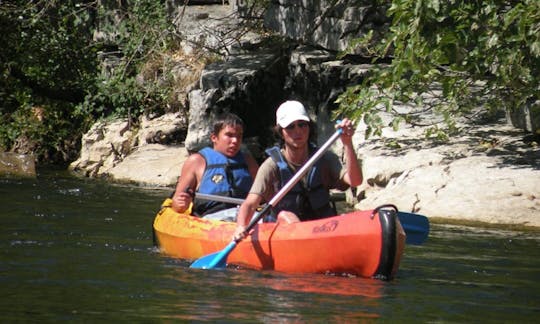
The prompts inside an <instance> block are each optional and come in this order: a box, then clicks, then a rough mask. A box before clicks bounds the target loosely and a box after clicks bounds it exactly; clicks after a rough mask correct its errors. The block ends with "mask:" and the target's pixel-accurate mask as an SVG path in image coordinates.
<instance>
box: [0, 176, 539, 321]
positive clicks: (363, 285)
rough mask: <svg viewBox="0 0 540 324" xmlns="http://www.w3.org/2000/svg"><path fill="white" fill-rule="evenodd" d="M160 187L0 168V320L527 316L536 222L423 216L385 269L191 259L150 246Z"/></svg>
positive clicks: (535, 291)
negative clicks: (337, 270)
mask: <svg viewBox="0 0 540 324" xmlns="http://www.w3.org/2000/svg"><path fill="white" fill-rule="evenodd" d="M169 193H170V190H169V189H166V190H150V189H143V188H136V187H133V186H118V185H111V184H109V183H107V182H105V181H96V180H89V179H77V178H74V177H71V176H69V175H67V174H66V173H63V172H55V171H49V172H46V173H41V174H40V175H39V177H38V179H36V180H34V179H24V180H14V179H0V216H1V217H0V235H1V237H0V283H1V285H2V303H1V304H0V319H2V321H3V322H14V321H35V322H43V321H44V322H59V321H82V322H98V321H99V322H101V321H103V322H105V321H107V322H116V321H123V322H125V321H135V322H147V321H150V322H155V321H158V322H161V321H174V320H178V321H205V320H206V321H220V322H223V321H225V322H239V321H246V322H365V321H367V322H370V321H382V322H535V321H536V316H537V315H538V314H539V313H540V307H539V305H540V293H539V292H540V283H539V281H538V278H540V271H539V270H538V269H540V252H539V251H540V239H539V238H538V235H537V233H521V232H515V231H504V230H499V231H498V230H486V229H481V228H471V227H465V226H441V225H436V224H434V225H433V226H432V227H431V233H430V237H429V239H428V241H427V242H426V243H425V244H424V245H421V246H407V247H406V249H405V254H404V257H403V260H402V264H401V267H400V270H399V271H398V274H397V277H396V279H395V280H393V281H390V282H384V281H379V280H371V279H364V278H357V277H339V276H329V275H322V274H306V275H299V274H294V275H293V274H282V273H276V272H258V271H251V270H241V269H236V268H229V269H226V270H224V271H209V270H199V269H190V268H189V265H190V264H191V260H175V259H171V258H168V257H165V256H163V255H161V254H159V252H158V251H156V249H155V248H153V247H152V233H151V223H152V220H153V217H154V215H155V213H156V211H157V210H158V208H159V206H160V204H161V202H162V200H163V198H164V197H165V196H167V195H169Z"/></svg>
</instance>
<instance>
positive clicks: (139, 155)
mask: <svg viewBox="0 0 540 324" xmlns="http://www.w3.org/2000/svg"><path fill="white" fill-rule="evenodd" d="M187 156H188V152H187V150H186V149H185V148H184V147H181V146H167V145H161V144H148V145H144V146H142V147H138V148H137V149H136V150H135V151H134V152H133V153H131V154H130V155H129V156H128V157H126V158H125V159H124V160H123V161H122V162H120V163H118V164H117V165H116V166H114V167H113V168H112V169H110V170H109V171H108V172H107V174H108V175H109V176H111V177H112V178H113V179H115V180H117V181H121V182H132V183H137V184H141V185H145V186H158V187H172V186H174V185H175V184H176V181H177V179H178V176H179V175H180V171H181V169H182V165H183V163H184V161H185V159H186V158H187Z"/></svg>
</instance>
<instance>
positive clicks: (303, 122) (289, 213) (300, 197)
mask: <svg viewBox="0 0 540 324" xmlns="http://www.w3.org/2000/svg"><path fill="white" fill-rule="evenodd" d="M337 127H338V128H341V129H343V132H342V134H341V136H340V138H341V142H342V144H343V153H344V159H345V166H343V165H342V164H341V162H340V161H339V158H338V157H337V156H336V155H335V154H334V153H332V152H326V153H325V154H324V155H323V156H322V157H321V158H320V159H319V161H317V162H316V163H315V165H314V166H313V167H312V168H311V169H310V170H309V171H308V172H307V174H306V175H305V176H304V177H303V179H301V180H300V181H299V182H298V183H297V184H296V185H295V186H294V187H293V188H292V189H291V190H290V191H289V192H288V193H287V194H286V195H285V196H284V197H283V198H282V199H281V201H280V202H279V203H277V205H276V206H273V207H274V208H273V209H274V215H275V218H274V219H273V220H272V219H270V220H269V221H275V220H276V219H277V221H285V222H288V223H291V222H298V221H304V220H311V219H319V218H324V217H329V216H333V215H335V214H336V212H335V210H333V208H332V207H331V206H330V201H329V190H330V189H338V190H346V189H348V188H349V187H351V186H353V187H355V186H358V185H360V183H362V170H361V168H360V165H359V163H358V160H357V157H356V153H355V151H354V148H353V144H352V135H353V134H354V127H353V123H352V122H351V121H350V120H349V119H346V118H345V119H344V120H342V121H341V122H340V123H339V125H337ZM314 130H315V128H314V124H313V123H312V122H311V120H310V118H309V116H308V114H307V113H306V110H305V108H304V105H302V103H300V102H298V101H286V102H284V103H283V104H281V105H280V106H279V108H278V109H277V111H276V126H275V127H274V131H275V132H276V134H277V135H278V137H279V138H280V141H281V142H283V145H282V147H281V148H278V147H276V148H271V149H269V150H267V153H268V154H269V156H270V157H268V158H267V159H266V160H265V161H264V162H263V164H262V165H261V167H260V169H259V172H258V173H257V176H256V177H255V181H254V183H253V186H252V187H251V190H250V191H249V194H248V196H247V198H246V200H245V201H244V203H243V204H242V205H241V206H240V210H239V212H238V217H237V225H238V226H237V228H236V231H235V235H234V237H235V238H240V237H242V236H243V235H244V231H245V229H246V226H247V225H248V224H249V221H250V220H251V218H252V217H253V214H254V212H255V210H256V208H257V207H258V206H259V205H260V204H261V203H262V202H269V201H270V200H271V199H272V197H273V196H274V195H275V194H276V193H277V192H278V191H279V190H280V189H281V188H282V187H283V186H284V185H285V184H286V183H287V182H288V181H289V180H290V179H291V178H292V177H293V175H294V173H296V171H297V170H299V169H300V168H301V167H302V166H303V165H304V164H305V163H306V162H307V161H308V160H309V158H310V156H311V155H312V154H313V153H315V151H316V147H314V146H313V145H311V144H310V138H312V137H313V136H314ZM266 221H268V219H266Z"/></svg>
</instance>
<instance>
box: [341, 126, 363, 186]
mask: <svg viewBox="0 0 540 324" xmlns="http://www.w3.org/2000/svg"><path fill="white" fill-rule="evenodd" d="M337 127H338V128H341V129H343V132H342V134H341V143H343V152H344V158H345V165H346V168H347V169H346V171H345V175H344V176H343V181H345V182H346V183H347V184H348V185H349V186H351V187H356V186H359V185H360V184H361V183H362V180H363V179H362V178H363V176H362V169H361V167H360V163H359V162H358V158H357V157H356V152H355V151H354V147H353V143H352V136H353V135H354V125H353V123H352V121H350V120H349V119H347V118H345V119H343V120H342V121H341V123H340V124H339V125H338V126H337Z"/></svg>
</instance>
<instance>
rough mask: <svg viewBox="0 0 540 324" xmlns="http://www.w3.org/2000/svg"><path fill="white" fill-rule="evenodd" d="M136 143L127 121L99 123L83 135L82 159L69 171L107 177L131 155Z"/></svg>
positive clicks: (73, 164) (71, 166) (74, 163)
mask: <svg viewBox="0 0 540 324" xmlns="http://www.w3.org/2000/svg"><path fill="white" fill-rule="evenodd" d="M134 141H135V134H134V132H133V131H132V130H130V129H129V123H128V121H127V120H125V119H122V120H115V121H99V122H97V123H95V124H94V125H93V126H92V128H91V129H90V130H89V131H88V132H87V133H86V134H84V135H83V138H82V143H81V154H80V157H79V159H77V160H76V161H75V162H73V163H71V164H70V166H69V169H70V170H72V171H77V172H83V173H84V174H86V175H87V176H100V175H105V174H106V173H107V172H108V171H109V170H110V169H112V168H113V167H114V166H115V165H116V164H118V162H120V161H122V159H123V158H124V157H126V156H127V155H128V154H129V152H130V151H131V149H132V145H133V142H134Z"/></svg>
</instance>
